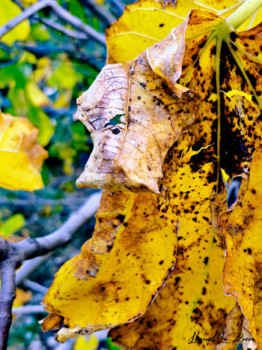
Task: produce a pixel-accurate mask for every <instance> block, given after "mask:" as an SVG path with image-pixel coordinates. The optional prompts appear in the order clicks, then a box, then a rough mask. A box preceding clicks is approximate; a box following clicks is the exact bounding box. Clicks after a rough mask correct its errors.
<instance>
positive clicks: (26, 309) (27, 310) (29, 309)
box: [12, 305, 47, 316]
mask: <svg viewBox="0 0 262 350" xmlns="http://www.w3.org/2000/svg"><path fill="white" fill-rule="evenodd" d="M12 311H13V313H14V314H15V315H18V316H20V315H25V314H30V315H31V314H46V313H47V312H46V311H45V309H44V307H43V306H42V305H25V306H20V307H14V308H13V310H12Z"/></svg>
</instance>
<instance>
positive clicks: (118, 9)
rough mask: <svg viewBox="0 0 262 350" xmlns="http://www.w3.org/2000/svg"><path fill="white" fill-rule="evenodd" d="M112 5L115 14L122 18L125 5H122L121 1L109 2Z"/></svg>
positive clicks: (113, 0)
mask: <svg viewBox="0 0 262 350" xmlns="http://www.w3.org/2000/svg"><path fill="white" fill-rule="evenodd" d="M109 2H110V3H111V5H112V7H113V8H115V12H116V14H117V16H118V17H120V16H121V15H122V14H123V12H124V9H125V5H124V4H123V3H122V1H121V0H109Z"/></svg>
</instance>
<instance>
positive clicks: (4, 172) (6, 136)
mask: <svg viewBox="0 0 262 350" xmlns="http://www.w3.org/2000/svg"><path fill="white" fill-rule="evenodd" d="M37 136H38V129H37V128H36V127H35V126H33V125H32V124H31V123H30V122H29V120H28V119H26V118H20V117H13V116H11V115H9V114H4V113H1V112H0V186H1V187H3V188H6V189H11V190H25V191H33V190H38V189H40V188H42V187H43V181H42V177H41V174H40V170H41V167H42V163H43V161H44V160H45V158H47V152H46V151H45V150H44V149H43V147H42V146H41V145H40V144H38V143H36V139H37Z"/></svg>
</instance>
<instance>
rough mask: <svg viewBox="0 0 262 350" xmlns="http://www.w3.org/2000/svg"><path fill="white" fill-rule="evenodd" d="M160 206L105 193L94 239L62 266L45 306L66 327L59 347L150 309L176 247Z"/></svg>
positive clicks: (148, 199) (152, 198)
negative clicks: (56, 315)
mask: <svg viewBox="0 0 262 350" xmlns="http://www.w3.org/2000/svg"><path fill="white" fill-rule="evenodd" d="M116 202H117V203H118V204H119V207H118V210H117V211H116V210H114V207H115V203H116ZM158 204H159V203H158V200H157V198H156V195H153V194H150V193H148V194H134V193H132V192H129V191H128V192H125V193H124V192H123V193H122V192H115V193H110V192H104V194H103V197H102V202H101V205H100V209H99V211H98V214H97V216H96V219H97V221H96V227H95V232H94V234H93V237H92V239H90V240H89V241H87V242H86V243H85V244H84V246H83V247H82V252H81V255H78V256H76V257H74V258H73V259H71V260H69V261H68V262H66V263H65V265H63V266H62V268H61V269H60V270H59V272H58V273H57V275H56V278H55V280H54V282H53V284H52V286H51V288H50V289H49V291H48V293H47V295H46V296H45V299H44V301H43V303H44V304H45V305H47V308H46V309H47V311H49V312H51V313H55V314H59V315H61V316H62V317H63V318H64V320H63V322H64V324H65V325H67V326H68V327H69V328H62V329H61V330H60V331H59V333H58V339H59V340H60V341H65V340H66V339H67V338H68V337H72V336H76V335H77V334H79V332H81V333H82V334H83V333H88V332H94V331H96V330H100V329H106V328H111V327H113V326H115V325H118V324H121V323H124V322H131V321H132V320H134V319H136V318H137V317H139V316H140V315H141V314H143V313H144V312H145V311H146V309H147V308H148V306H149V305H150V304H151V303H152V301H153V300H154V298H155V296H156V294H157V293H158V291H159V289H160V288H161V286H162V285H163V283H164V282H165V280H166V278H167V276H168V274H169V273H170V271H171V269H172V268H173V265H174V263H175V259H174V255H175V254H176V241H177V237H176V231H177V225H176V223H175V222H167V217H166V216H165V214H164V213H161V212H159V211H158V208H157V206H158ZM167 247H168V249H167ZM87 310H88V312H87ZM51 316H52V314H51ZM47 321H48V318H47ZM44 325H45V322H44ZM45 326H46V325H45ZM45 329H46V328H45Z"/></svg>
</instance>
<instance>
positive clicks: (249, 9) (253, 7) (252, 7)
mask: <svg viewBox="0 0 262 350" xmlns="http://www.w3.org/2000/svg"><path fill="white" fill-rule="evenodd" d="M261 6H262V0H246V1H245V2H244V3H243V4H242V5H241V6H240V7H239V8H238V9H237V10H236V11H235V12H234V13H232V15H231V16H229V17H228V19H227V23H228V25H229V27H230V28H233V29H237V28H238V27H239V26H240V25H241V24H242V23H244V22H245V21H246V20H247V19H248V17H250V16H251V15H253V13H254V12H256V11H257V10H258V9H259V8H260V7H261Z"/></svg>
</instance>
